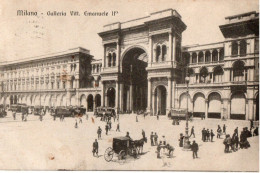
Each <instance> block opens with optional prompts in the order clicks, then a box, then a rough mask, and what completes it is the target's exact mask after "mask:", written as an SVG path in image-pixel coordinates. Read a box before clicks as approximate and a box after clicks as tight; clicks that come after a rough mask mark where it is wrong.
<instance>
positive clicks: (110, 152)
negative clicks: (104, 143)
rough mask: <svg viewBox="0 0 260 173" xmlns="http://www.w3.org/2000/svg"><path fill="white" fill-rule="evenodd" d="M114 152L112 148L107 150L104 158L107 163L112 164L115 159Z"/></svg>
mask: <svg viewBox="0 0 260 173" xmlns="http://www.w3.org/2000/svg"><path fill="white" fill-rule="evenodd" d="M113 155H114V151H113V149H112V148H111V147H109V148H107V149H106V151H105V154H104V158H105V160H106V161H107V162H110V161H111V160H112V159H113Z"/></svg>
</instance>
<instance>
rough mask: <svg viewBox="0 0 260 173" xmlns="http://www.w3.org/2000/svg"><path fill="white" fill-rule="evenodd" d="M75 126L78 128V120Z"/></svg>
mask: <svg viewBox="0 0 260 173" xmlns="http://www.w3.org/2000/svg"><path fill="white" fill-rule="evenodd" d="M75 128H78V121H77V120H76V122H75Z"/></svg>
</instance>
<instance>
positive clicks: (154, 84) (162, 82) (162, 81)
mask: <svg viewBox="0 0 260 173" xmlns="http://www.w3.org/2000/svg"><path fill="white" fill-rule="evenodd" d="M159 85H163V86H165V87H166V88H167V86H168V81H167V79H166V78H162V79H160V80H154V81H152V91H154V90H155V88H156V87H157V86H159Z"/></svg>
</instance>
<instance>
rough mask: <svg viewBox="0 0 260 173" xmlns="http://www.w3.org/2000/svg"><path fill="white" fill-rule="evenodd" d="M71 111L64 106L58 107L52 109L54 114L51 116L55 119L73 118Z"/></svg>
mask: <svg viewBox="0 0 260 173" xmlns="http://www.w3.org/2000/svg"><path fill="white" fill-rule="evenodd" d="M73 115H74V113H73V109H72V108H66V107H65V106H58V107H56V109H54V113H53V114H52V116H56V117H61V116H64V117H71V116H73Z"/></svg>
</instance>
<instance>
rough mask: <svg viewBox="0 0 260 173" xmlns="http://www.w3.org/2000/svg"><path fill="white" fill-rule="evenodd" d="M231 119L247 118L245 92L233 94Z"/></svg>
mask: <svg viewBox="0 0 260 173" xmlns="http://www.w3.org/2000/svg"><path fill="white" fill-rule="evenodd" d="M230 109H231V113H230V119H237V120H245V119H246V98H245V95H244V93H243V92H235V93H233V94H232V96H231V108H230Z"/></svg>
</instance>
